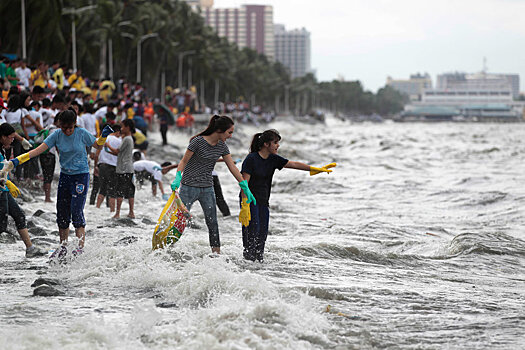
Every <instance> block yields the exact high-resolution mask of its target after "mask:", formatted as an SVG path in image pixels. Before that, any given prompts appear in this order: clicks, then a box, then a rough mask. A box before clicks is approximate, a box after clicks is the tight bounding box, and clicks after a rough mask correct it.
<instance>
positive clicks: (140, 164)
mask: <svg viewBox="0 0 525 350" xmlns="http://www.w3.org/2000/svg"><path fill="white" fill-rule="evenodd" d="M133 170H135V171H144V170H146V171H147V172H148V173H150V174H151V175H153V178H154V179H155V180H157V181H160V182H162V167H161V166H160V164H159V163H157V162H154V161H152V160H139V161H136V162H135V163H133Z"/></svg>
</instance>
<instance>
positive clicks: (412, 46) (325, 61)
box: [214, 0, 525, 92]
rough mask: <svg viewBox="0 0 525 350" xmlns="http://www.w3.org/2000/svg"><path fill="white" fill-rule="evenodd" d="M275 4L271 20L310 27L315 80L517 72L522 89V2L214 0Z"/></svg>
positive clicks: (377, 81) (372, 86) (371, 86)
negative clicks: (448, 73)
mask: <svg viewBox="0 0 525 350" xmlns="http://www.w3.org/2000/svg"><path fill="white" fill-rule="evenodd" d="M245 4H246V5H247V4H251V5H271V6H273V20H274V23H279V24H284V25H285V26H286V29H287V30H289V29H295V28H303V27H304V28H305V29H306V30H308V31H309V32H310V34H311V35H310V39H311V47H312V53H311V55H312V59H311V62H312V69H314V70H315V72H316V77H317V80H318V81H331V80H333V79H338V78H340V77H342V78H344V80H359V81H361V83H362V84H363V85H364V87H365V89H367V90H371V91H373V92H376V91H377V89H379V88H381V87H383V86H384V85H385V83H386V79H387V77H388V76H390V77H392V78H394V79H408V78H409V76H410V74H415V73H422V74H423V73H428V74H430V76H431V78H432V82H433V84H434V85H435V83H436V77H437V75H438V74H442V73H446V72H455V71H461V72H467V73H476V72H479V71H481V70H482V69H483V60H484V58H485V59H486V67H487V71H488V72H489V73H514V74H519V75H520V79H521V80H522V81H521V84H520V90H521V91H525V82H524V81H523V79H525V21H524V20H523V14H525V0H251V1H245V0H214V7H215V8H231V7H240V6H241V5H245Z"/></svg>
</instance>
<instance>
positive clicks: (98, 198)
mask: <svg viewBox="0 0 525 350" xmlns="http://www.w3.org/2000/svg"><path fill="white" fill-rule="evenodd" d="M102 203H104V195H101V194H99V195H98V197H97V208H100V206H101V205H102Z"/></svg>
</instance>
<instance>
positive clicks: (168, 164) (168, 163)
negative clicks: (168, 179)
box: [160, 162, 171, 168]
mask: <svg viewBox="0 0 525 350" xmlns="http://www.w3.org/2000/svg"><path fill="white" fill-rule="evenodd" d="M170 165H171V162H164V163H162V164H161V165H160V166H161V167H162V168H164V167H167V166H170Z"/></svg>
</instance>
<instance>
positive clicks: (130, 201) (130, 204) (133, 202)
mask: <svg viewBox="0 0 525 350" xmlns="http://www.w3.org/2000/svg"><path fill="white" fill-rule="evenodd" d="M128 201H129V214H128V218H132V219H134V218H135V213H134V212H133V207H134V206H135V198H128Z"/></svg>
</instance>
